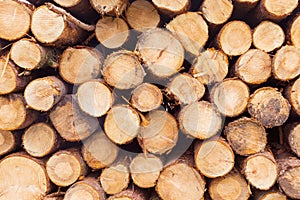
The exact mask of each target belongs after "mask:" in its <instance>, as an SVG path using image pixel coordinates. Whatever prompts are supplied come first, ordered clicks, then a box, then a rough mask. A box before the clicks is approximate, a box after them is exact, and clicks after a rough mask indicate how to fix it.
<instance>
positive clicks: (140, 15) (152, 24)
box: [126, 0, 160, 32]
mask: <svg viewBox="0 0 300 200" xmlns="http://www.w3.org/2000/svg"><path fill="white" fill-rule="evenodd" d="M126 19H127V22H128V24H129V25H130V26H131V28H133V29H135V30H137V31H141V32H143V31H146V30H147V29H151V28H156V27H157V26H158V25H159V23H160V16H159V14H158V12H157V10H156V8H155V7H154V6H153V4H152V3H150V2H149V1H146V0H136V1H134V2H132V3H131V4H130V6H129V7H128V8H127V10H126Z"/></svg>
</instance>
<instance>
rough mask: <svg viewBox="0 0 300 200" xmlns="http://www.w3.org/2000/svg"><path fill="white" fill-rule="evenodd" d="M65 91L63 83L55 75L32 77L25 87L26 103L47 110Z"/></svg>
mask: <svg viewBox="0 0 300 200" xmlns="http://www.w3.org/2000/svg"><path fill="white" fill-rule="evenodd" d="M66 93H67V89H66V86H65V84H64V83H63V82H62V81H61V80H60V79H58V78H57V77H55V76H47V77H43V78H38V79H34V80H33V81H31V82H30V83H29V84H28V85H27V86H26V88H25V91H24V98H25V101H26V103H27V105H28V106H29V107H30V108H32V109H34V110H38V111H48V110H50V109H51V108H52V107H53V106H54V105H55V104H56V103H58V102H59V101H60V100H61V98H62V97H63V95H65V94H66Z"/></svg>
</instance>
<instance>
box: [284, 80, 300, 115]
mask: <svg viewBox="0 0 300 200" xmlns="http://www.w3.org/2000/svg"><path fill="white" fill-rule="evenodd" d="M285 96H286V98H287V99H288V100H289V102H290V104H291V106H292V108H293V111H295V112H296V113H297V114H298V115H300V78H298V79H297V80H296V81H295V82H294V83H292V84H291V85H290V86H288V87H287V88H286V92H285Z"/></svg>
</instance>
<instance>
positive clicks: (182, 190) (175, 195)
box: [155, 163, 205, 200]
mask: <svg viewBox="0 0 300 200" xmlns="http://www.w3.org/2000/svg"><path fill="white" fill-rule="evenodd" d="M155 189H156V191H157V193H158V195H159V196H160V197H161V198H162V199H163V200H168V199H172V200H182V199H189V200H199V199H201V198H202V197H203V195H204V191H205V180H204V178H203V177H202V176H201V175H200V174H199V172H198V171H197V170H196V169H194V168H192V167H190V166H188V165H187V164H185V163H177V164H173V165H170V166H168V167H166V168H165V169H164V170H163V171H162V172H161V174H160V176H159V178H158V181H157V184H156V188H155Z"/></svg>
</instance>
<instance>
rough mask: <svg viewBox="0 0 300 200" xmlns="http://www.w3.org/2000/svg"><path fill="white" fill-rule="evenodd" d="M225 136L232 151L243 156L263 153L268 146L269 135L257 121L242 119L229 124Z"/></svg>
mask: <svg viewBox="0 0 300 200" xmlns="http://www.w3.org/2000/svg"><path fill="white" fill-rule="evenodd" d="M224 134H225V135H226V139H227V141H228V143H229V144H230V146H231V147H232V149H233V150H234V151H235V153H236V154H238V155H241V156H247V155H252V154H256V153H260V152H263V151H264V150H265V147H266V144H267V133H266V131H265V129H264V127H263V126H262V125H261V124H260V123H259V122H258V121H256V120H255V119H250V118H247V117H242V118H240V119H237V120H235V121H233V122H231V123H229V124H228V125H227V126H226V127H225V129H224Z"/></svg>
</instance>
